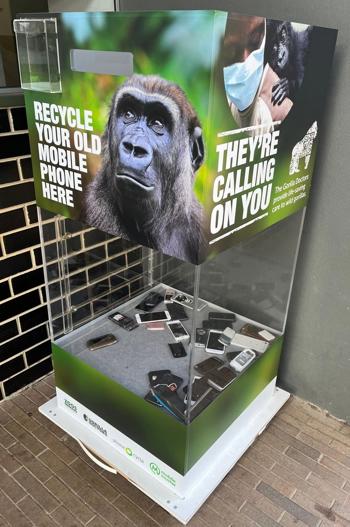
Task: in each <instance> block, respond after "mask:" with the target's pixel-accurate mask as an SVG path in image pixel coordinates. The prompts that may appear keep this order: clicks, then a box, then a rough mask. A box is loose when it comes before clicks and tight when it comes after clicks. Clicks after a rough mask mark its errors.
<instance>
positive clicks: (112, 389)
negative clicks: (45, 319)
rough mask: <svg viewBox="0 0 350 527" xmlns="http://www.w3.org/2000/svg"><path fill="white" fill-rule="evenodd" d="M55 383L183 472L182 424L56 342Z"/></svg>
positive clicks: (184, 444) (183, 429) (54, 347)
mask: <svg viewBox="0 0 350 527" xmlns="http://www.w3.org/2000/svg"><path fill="white" fill-rule="evenodd" d="M52 350H53V363H54V369H55V378H56V385H57V387H58V388H60V389H61V390H63V391H64V392H66V393H67V394H68V395H70V396H71V397H73V398H74V399H76V400H77V401H79V402H80V403H81V404H83V405H84V406H86V407H87V408H89V409H90V410H91V411H93V412H94V413H95V414H97V415H99V416H100V417H101V418H102V419H104V420H105V421H107V422H108V423H109V424H110V425H112V426H114V427H115V428H117V429H118V430H119V431H120V432H122V433H123V434H125V435H126V436H128V437H130V439H132V440H133V441H135V442H136V443H138V444H139V445H141V446H142V447H143V448H145V449H146V450H148V451H149V452H151V453H152V454H154V455H155V456H156V457H158V458H159V459H161V460H162V461H164V463H166V464H168V465H169V466H170V467H172V468H173V469H174V470H176V471H177V472H179V473H183V471H184V464H185V448H186V432H187V430H186V426H185V425H184V424H182V423H180V422H179V421H177V420H176V419H173V418H172V417H170V416H169V415H167V414H166V413H165V412H162V411H160V410H158V409H157V408H156V407H154V406H152V405H151V404H149V403H147V402H146V401H144V400H143V399H141V397H138V396H137V395H135V394H134V393H132V392H130V391H129V390H127V389H126V388H123V386H121V385H120V384H118V383H117V382H115V381H113V380H112V379H110V378H109V377H107V376H106V375H103V374H102V373H101V372H99V371H98V370H96V369H95V368H92V367H91V366H89V365H88V364H86V363H85V362H83V361H81V360H80V359H78V358H77V357H74V356H73V355H71V354H70V353H67V352H66V351H64V350H63V349H62V348H60V347H59V346H57V345H56V344H52Z"/></svg>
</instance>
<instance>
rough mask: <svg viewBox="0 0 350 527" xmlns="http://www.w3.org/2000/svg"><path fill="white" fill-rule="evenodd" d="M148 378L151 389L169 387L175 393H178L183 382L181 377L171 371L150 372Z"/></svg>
mask: <svg viewBox="0 0 350 527" xmlns="http://www.w3.org/2000/svg"><path fill="white" fill-rule="evenodd" d="M148 376H149V380H150V384H151V388H155V387H156V386H167V387H168V388H169V389H170V390H171V391H173V392H176V390H177V389H178V388H179V387H180V386H181V384H182V382H183V379H182V378H181V377H178V376H177V375H174V374H173V373H171V372H170V370H161V371H159V372H150V373H149V374H148Z"/></svg>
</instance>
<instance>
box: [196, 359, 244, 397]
mask: <svg viewBox="0 0 350 527" xmlns="http://www.w3.org/2000/svg"><path fill="white" fill-rule="evenodd" d="M195 370H196V371H197V372H198V373H199V374H200V375H203V378H205V379H206V382H207V383H208V385H209V386H211V387H213V388H215V390H218V391H220V392H221V391H223V390H224V389H225V388H227V386H229V385H230V384H231V382H233V381H234V379H235V378H236V377H237V375H236V373H235V372H234V371H233V370H232V369H231V368H229V367H228V366H226V365H225V363H224V361H223V360H221V359H219V358H217V357H210V358H209V359H205V360H204V361H202V362H200V363H199V364H196V365H195Z"/></svg>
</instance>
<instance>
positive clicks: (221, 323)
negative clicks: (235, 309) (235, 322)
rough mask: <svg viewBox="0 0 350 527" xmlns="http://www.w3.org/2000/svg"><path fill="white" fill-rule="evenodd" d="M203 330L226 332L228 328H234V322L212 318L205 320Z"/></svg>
mask: <svg viewBox="0 0 350 527" xmlns="http://www.w3.org/2000/svg"><path fill="white" fill-rule="evenodd" d="M202 326H203V329H209V330H210V329H214V330H216V331H224V330H225V329H226V328H227V327H229V328H232V322H231V321H230V320H218V319H216V318H211V319H210V320H203V322H202Z"/></svg>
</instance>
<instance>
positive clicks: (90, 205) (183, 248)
mask: <svg viewBox="0 0 350 527" xmlns="http://www.w3.org/2000/svg"><path fill="white" fill-rule="evenodd" d="M103 157H104V159H103V164H102V167H101V170H100V172H99V174H98V175H97V177H96V179H95V180H94V181H93V182H92V183H91V184H90V187H89V194H88V197H87V200H86V203H87V213H86V218H87V222H88V223H89V222H90V223H91V224H93V225H95V226H97V227H99V228H102V229H105V230H107V231H108V232H112V233H113V234H123V235H124V236H125V237H128V238H129V239H132V240H136V241H138V243H142V244H144V245H148V246H151V247H154V248H159V249H162V250H166V251H169V252H170V253H172V254H174V255H175V254H178V255H182V256H183V257H184V255H186V257H187V258H189V259H192V260H193V261H196V258H197V256H198V247H199V238H200V236H201V235H200V233H199V231H200V221H199V218H200V215H201V209H200V205H199V203H198V201H197V200H196V198H195V195H194V193H193V183H194V178H195V172H196V171H197V170H198V168H199V167H200V166H201V164H202V162H203V158H204V145H203V139H202V130H201V127H200V124H199V120H198V117H197V115H196V112H195V111H194V109H193V108H192V106H191V105H190V103H189V101H188V99H187V97H186V95H185V93H184V92H183V91H182V90H181V88H180V87H179V86H177V85H176V84H173V83H170V82H168V81H167V80H165V79H162V78H161V77H157V76H153V75H149V76H143V75H133V76H132V77H130V79H128V80H127V81H126V82H125V83H124V84H123V85H122V86H121V87H120V88H119V89H118V90H117V91H116V93H115V95H114V97H113V100H112V105H111V109H110V113H109V120H108V123H107V126H106V129H105V132H104V135H103ZM192 237H193V238H197V241H196V244H194V242H193V240H192Z"/></svg>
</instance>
